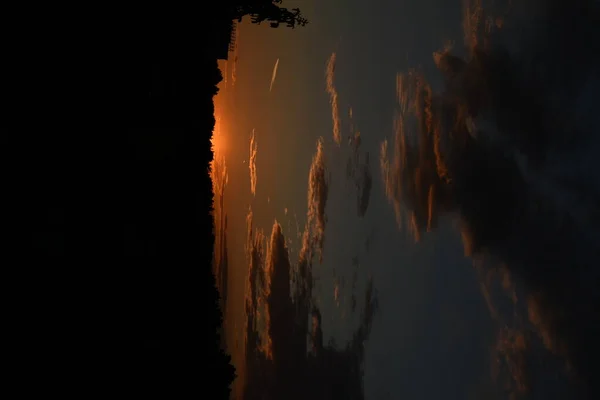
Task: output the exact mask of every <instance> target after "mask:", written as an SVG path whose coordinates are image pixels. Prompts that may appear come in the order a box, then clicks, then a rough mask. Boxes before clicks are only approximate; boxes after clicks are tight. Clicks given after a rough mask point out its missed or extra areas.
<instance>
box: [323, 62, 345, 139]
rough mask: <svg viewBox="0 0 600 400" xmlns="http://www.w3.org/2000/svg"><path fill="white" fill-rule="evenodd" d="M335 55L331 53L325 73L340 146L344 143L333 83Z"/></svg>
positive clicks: (335, 135) (334, 132)
mask: <svg viewBox="0 0 600 400" xmlns="http://www.w3.org/2000/svg"><path fill="white" fill-rule="evenodd" d="M335 59H336V55H335V53H331V56H330V57H329V60H328V61H327V69H326V71H325V77H326V85H327V86H326V90H327V93H329V102H330V103H331V120H332V123H333V140H334V141H335V143H337V144H338V145H339V144H340V143H341V142H342V136H341V132H340V113H339V110H338V93H337V90H336V88H335V84H334V82H333V79H334V73H335Z"/></svg>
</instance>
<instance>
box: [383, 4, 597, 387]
mask: <svg viewBox="0 0 600 400" xmlns="http://www.w3.org/2000/svg"><path fill="white" fill-rule="evenodd" d="M525 3H528V4H526V5H522V6H520V8H519V7H518V6H514V7H513V8H512V9H511V13H510V14H509V15H508V16H507V17H506V18H504V17H503V18H502V23H496V24H494V25H493V26H495V27H496V28H497V27H498V26H502V29H492V28H493V27H492V25H490V24H489V23H487V24H486V21H490V19H489V16H486V15H485V13H484V12H483V10H482V9H481V7H480V6H478V5H477V2H472V4H471V5H472V7H471V8H470V9H469V11H468V12H467V16H468V17H469V18H467V20H468V21H467V22H468V23H465V27H466V28H467V29H466V37H467V39H468V40H467V43H468V44H469V47H468V48H467V50H468V51H467V56H466V57H464V58H459V57H457V56H455V55H453V54H451V53H450V52H449V51H448V50H444V51H442V52H439V53H437V54H436V55H435V57H434V59H435V62H436V64H437V65H438V67H439V70H440V72H441V74H442V77H443V78H444V90H443V91H442V92H441V93H437V94H434V93H433V91H432V89H431V86H430V85H429V84H428V83H427V81H426V80H425V79H424V77H423V75H422V74H420V73H419V72H418V71H410V72H409V73H407V74H403V75H399V76H398V110H397V115H396V132H395V137H394V138H393V140H392V141H390V142H388V141H386V142H384V143H383V144H382V157H381V160H380V161H381V170H382V177H383V181H384V184H385V189H386V194H387V196H388V198H389V200H390V202H391V203H392V205H393V206H394V209H395V211H396V216H397V219H398V222H399V224H400V226H401V227H403V228H407V229H408V231H409V232H411V233H412V234H413V235H414V237H415V239H416V240H419V238H420V236H421V235H422V234H423V233H424V232H426V231H428V230H430V229H433V228H435V226H436V223H437V220H438V219H439V216H440V215H441V214H444V213H453V214H456V215H458V216H459V217H460V221H461V226H462V233H463V238H464V245H465V251H466V253H467V254H469V255H473V256H474V257H480V256H489V257H491V258H493V259H494V260H497V261H500V262H502V263H503V265H505V266H506V268H507V271H509V272H510V274H511V275H514V276H515V278H516V279H519V280H522V281H523V283H524V286H525V287H526V289H527V290H526V295H524V297H525V298H523V299H522V300H521V304H522V305H524V306H525V305H526V307H527V310H526V312H525V315H526V316H527V317H528V321H527V324H529V325H530V326H533V327H534V328H535V330H536V332H537V337H535V338H534V337H529V336H527V335H523V334H522V331H518V330H517V331H514V330H510V329H508V330H504V331H503V332H502V333H501V337H500V342H502V343H504V344H503V345H501V346H499V348H501V349H502V352H503V354H509V356H510V357H509V358H511V359H512V361H511V362H512V363H513V364H514V365H518V366H520V367H519V368H517V369H519V370H521V371H525V370H527V368H526V367H525V366H526V364H527V363H528V361H527V357H525V355H524V354H526V352H525V349H527V348H530V347H533V346H532V345H530V342H531V341H532V340H538V341H541V343H542V344H543V345H544V346H545V348H546V349H548V350H549V351H550V353H551V354H553V355H556V356H557V357H562V358H564V360H566V362H567V364H566V365H568V366H569V367H572V370H573V371H574V372H575V376H576V377H577V378H576V380H579V381H580V382H583V383H584V384H585V386H586V388H587V390H588V391H589V392H588V393H587V395H590V396H591V395H592V394H593V395H597V394H598V390H599V389H600V385H598V384H597V383H596V382H595V378H594V374H593V372H592V371H594V370H595V364H596V363H597V360H598V357H599V356H600V348H599V342H598V337H600V321H599V319H600V314H599V313H598V312H597V310H598V309H600V298H599V296H600V295H599V291H598V286H597V285H598V282H600V273H599V270H598V267H597V266H598V259H599V256H600V228H599V226H600V225H599V222H600V206H599V205H600V195H599V194H600V175H599V174H598V172H597V168H595V167H594V165H595V163H594V161H593V160H594V159H595V155H596V154H597V152H598V150H600V148H599V147H598V146H599V144H600V143H599V141H598V138H597V135H596V131H597V128H598V127H597V123H598V119H597V117H595V116H594V115H593V114H592V113H591V112H590V111H589V105H587V104H586V103H587V102H591V101H594V98H595V96H597V94H595V95H593V94H592V93H593V92H594V91H595V92H596V93H597V90H598V87H600V85H598V76H599V63H598V61H599V58H600V51H598V42H597V41H595V40H593V39H592V38H593V37H598V36H599V35H600V24H598V23H597V21H599V20H600V14H599V12H598V5H597V2H596V3H593V2H590V1H578V2H574V3H567V2H559V1H551V2H543V3H542V2H535V1H533V2H525ZM478 7H479V8H478ZM536 7H539V9H536ZM527 8H530V9H531V10H537V11H538V12H537V13H530V14H527V13H526V11H531V10H527ZM527 15H531V17H530V18H526V16H527ZM512 16H514V18H515V20H516V21H517V22H512V21H511V17H512ZM492 21H493V19H492ZM594 21H595V22H594ZM527 23H528V24H529V25H527ZM523 24H525V28H527V29H525V30H523V29H522V28H523V26H524V25H523ZM481 26H483V28H480V27H481ZM523 32H525V33H523ZM528 32H529V33H528ZM523 35H525V36H523ZM515 37H516V38H522V39H523V40H521V41H520V42H519V46H520V48H519V49H518V50H517V51H513V52H512V53H511V52H509V51H508V50H507V48H506V47H504V45H503V44H504V42H506V41H510V40H513V39H514V38H515ZM590 85H595V88H596V89H595V90H591V89H590ZM594 118H595V120H594ZM507 343H508V344H507ZM517 369H515V368H513V371H516V370H517ZM525 375H526V374H525V373H523V374H521V375H518V376H513V377H512V380H513V382H516V384H517V387H518V389H519V390H521V389H523V390H525V388H527V387H528V386H530V385H529V383H528V380H527V379H525V378H524V377H525Z"/></svg>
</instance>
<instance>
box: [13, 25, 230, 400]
mask: <svg viewBox="0 0 600 400" xmlns="http://www.w3.org/2000/svg"><path fill="white" fill-rule="evenodd" d="M165 21H166V20H165ZM165 21H163V22H165ZM109 25H110V29H111V32H112V33H113V34H114V33H115V29H116V28H115V27H114V25H111V24H109ZM119 26H120V28H119V30H118V33H119V34H117V35H115V37H114V38H112V36H111V38H108V39H106V38H104V37H103V36H102V35H108V33H107V32H106V30H105V31H103V32H102V33H101V34H97V35H95V36H92V37H95V39H90V41H88V42H86V46H84V47H85V49H84V50H82V53H81V54H79V53H77V52H76V51H74V48H80V47H76V46H75V42H74V41H73V42H69V43H68V44H67V45H65V48H64V49H61V50H60V51H59V50H52V49H50V47H46V46H44V45H42V46H41V47H43V48H44V51H45V52H46V53H48V55H49V56H52V57H51V58H47V57H41V56H40V58H44V59H45V60H55V61H56V62H55V64H53V65H50V66H47V65H46V66H44V67H40V68H42V69H43V73H42V75H43V77H41V78H40V77H38V78H37V79H38V80H39V82H40V83H39V85H38V84H37V83H36V84H31V86H32V87H33V89H35V90H36V91H35V92H34V93H38V95H36V97H37V98H42V100H43V102H44V104H45V105H44V107H41V106H39V108H40V111H39V113H38V114H37V117H36V118H37V119H39V120H42V119H43V121H37V122H34V123H33V124H32V126H33V125H35V128H33V127H32V128H31V129H29V128H28V129H22V130H19V131H17V130H15V132H19V134H20V135H21V137H26V136H27V135H29V136H28V139H26V140H28V141H29V142H28V144H26V146H29V147H27V151H26V153H27V156H26V158H25V160H26V161H27V163H23V164H28V177H27V180H26V185H24V186H27V191H28V196H27V200H25V202H26V206H27V209H28V212H27V213H25V214H24V220H23V221H22V223H21V225H22V226H23V227H25V233H26V236H25V242H26V243H27V244H28V245H31V246H28V248H27V249H26V252H25V253H21V260H23V256H25V257H24V258H25V259H26V262H25V261H24V262H23V264H24V267H23V269H21V270H20V271H22V272H19V273H18V274H17V275H19V280H14V281H11V282H14V284H13V285H12V286H13V289H14V288H15V287H18V288H19V289H18V292H20V294H19V296H16V297H14V299H13V302H12V303H14V304H15V307H14V310H15V311H14V314H15V320H16V322H15V323H14V324H11V328H10V329H11V332H13V333H14V335H13V336H14V342H11V343H12V344H14V346H12V347H14V348H16V349H17V350H18V352H19V353H20V356H17V357H15V361H14V363H15V365H14V368H12V369H13V370H14V371H15V375H16V376H19V377H20V378H21V379H22V378H24V377H25V381H26V382H25V384H23V385H22V386H21V387H22V389H21V390H22V392H25V393H26V392H29V391H42V392H44V393H49V394H55V393H56V394H58V395H59V396H63V397H64V396H66V397H71V395H73V396H76V397H78V398H87V397H89V395H95V394H100V393H104V394H107V395H111V396H116V397H118V396H120V395H126V396H132V397H133V396H135V397H136V398H138V397H139V398H164V399H167V398H173V399H178V398H192V397H194V398H205V397H206V398H227V397H228V393H229V389H228V385H229V383H230V382H231V380H232V378H233V371H232V367H231V365H230V364H229V360H228V357H227V356H226V355H224V354H223V353H222V352H221V351H220V349H219V346H218V344H219V338H218V337H217V331H218V328H219V327H220V323H221V322H220V318H221V314H220V311H219V309H218V307H217V301H218V293H217V291H216V288H215V281H214V277H213V275H212V269H211V261H212V247H213V242H214V238H213V236H212V218H211V216H210V210H211V202H212V191H211V182H210V178H209V176H208V173H207V169H208V163H209V161H210V160H211V159H212V153H211V151H210V135H211V132H212V129H213V126H214V116H213V111H214V109H213V103H212V97H213V95H214V94H215V90H216V84H217V83H218V82H219V80H220V74H219V72H218V69H217V63H216V57H215V51H214V49H213V48H212V47H211V41H210V39H208V38H210V37H211V35H212V36H214V35H215V34H218V30H217V31H215V29H217V28H216V27H215V24H214V23H213V24H212V25H211V24H208V25H205V26H201V27H198V24H195V25H194V24H192V23H191V21H187V22H186V21H179V22H178V23H177V24H173V23H169V22H168V21H166V22H165V23H164V24H162V23H153V24H150V23H148V24H146V25H144V26H141V25H140V26H135V29H134V27H133V25H131V26H130V25H127V24H121V25H119ZM124 26H127V28H125V27H124ZM105 28H106V25H105ZM75 33H76V31H72V32H70V33H69V37H70V38H72V36H73V35H74V34H75ZM75 36H76V35H75ZM72 40H74V39H72ZM77 43H79V42H77ZM90 48H91V49H93V50H90ZM86 49H87V50H86ZM83 52H85V55H84V54H83ZM36 85H37V87H36ZM40 85H41V86H40ZM33 89H32V90H33ZM57 91H59V92H60V93H61V96H53V94H56V92H57ZM48 93H50V95H48ZM63 95H66V96H63ZM37 108H38V106H35V109H36V110H37ZM42 108H43V109H44V110H45V111H41V109H42ZM49 109H51V111H48V110H49ZM36 112H37V111H36ZM33 115H36V114H35V113H33ZM29 118H30V119H33V116H32V115H30V116H29ZM42 122H43V123H42ZM38 125H39V126H38ZM40 132H44V134H40ZM50 132H51V133H50ZM12 303H11V304H12ZM17 343H18V345H17ZM19 371H21V372H19Z"/></svg>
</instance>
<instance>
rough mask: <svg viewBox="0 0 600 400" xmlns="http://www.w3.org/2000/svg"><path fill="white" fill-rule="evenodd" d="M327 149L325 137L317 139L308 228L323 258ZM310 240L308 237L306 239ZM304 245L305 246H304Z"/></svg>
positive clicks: (311, 172) (310, 179)
mask: <svg viewBox="0 0 600 400" xmlns="http://www.w3.org/2000/svg"><path fill="white" fill-rule="evenodd" d="M325 170H326V165H325V150H324V144H323V138H322V137H320V138H319V139H318V140H317V152H316V153H315V155H314V157H313V159H312V163H311V166H310V172H309V175H308V213H307V220H308V229H311V231H312V235H313V237H314V239H313V240H314V241H315V242H316V249H317V251H318V253H319V257H320V259H321V260H322V258H323V245H324V242H325V225H326V224H327V216H326V215H325V208H326V206H327V196H328V193H329V185H328V183H327V178H326V175H325ZM306 240H308V239H306ZM303 247H304V246H303Z"/></svg>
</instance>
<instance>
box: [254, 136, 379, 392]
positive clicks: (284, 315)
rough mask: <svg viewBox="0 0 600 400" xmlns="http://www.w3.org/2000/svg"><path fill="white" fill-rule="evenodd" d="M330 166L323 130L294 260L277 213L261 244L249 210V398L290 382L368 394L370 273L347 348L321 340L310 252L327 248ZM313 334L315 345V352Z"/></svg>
mask: <svg viewBox="0 0 600 400" xmlns="http://www.w3.org/2000/svg"><path fill="white" fill-rule="evenodd" d="M325 169H326V166H325V155H324V147H323V139H322V138H320V139H319V140H318V141H317V149H316V153H315V156H314V158H313V160H312V164H311V168H310V172H309V179H308V196H307V197H308V198H307V201H308V211H307V223H306V226H305V229H304V232H303V233H302V235H301V241H302V247H301V249H300V251H299V254H298V259H297V262H296V263H293V262H292V261H291V260H290V254H289V249H288V248H287V246H286V238H285V236H284V234H283V230H282V228H281V225H280V224H279V223H278V222H277V221H276V220H275V221H274V223H273V226H272V228H271V234H270V236H269V240H268V241H267V245H266V250H263V249H264V247H263V242H264V241H265V238H264V236H263V235H262V234H261V233H260V231H258V230H256V228H254V227H253V214H252V211H251V210H249V213H248V216H247V220H246V221H247V239H246V251H247V258H248V264H249V267H248V268H249V270H248V282H247V287H246V302H245V303H246V340H245V343H246V347H245V354H246V366H245V368H244V371H246V373H247V377H246V380H245V382H246V385H245V387H244V392H245V397H246V398H262V397H264V396H266V397H267V398H280V397H285V396H286V395H288V396H289V387H290V385H291V386H292V387H295V388H296V389H295V390H296V394H297V395H298V397H299V398H306V397H308V396H314V395H315V394H319V395H320V394H327V393H329V394H333V395H336V396H337V397H340V398H357V399H360V398H364V390H363V385H362V376H363V359H364V342H365V341H366V340H368V337H369V334H370V330H371V326H372V321H373V317H374V315H375V313H376V310H377V296H376V293H375V291H374V289H373V285H372V281H370V283H368V285H367V290H366V292H365V303H364V304H365V308H364V310H363V311H362V316H361V319H360V323H359V326H358V328H357V329H356V331H355V332H354V335H353V339H352V340H351V341H350V342H349V343H348V344H346V345H345V346H344V347H342V348H337V347H334V346H333V345H324V344H323V340H322V330H321V325H320V321H321V311H320V310H319V308H318V307H316V306H315V305H314V299H313V293H312V286H313V275H312V262H313V261H312V260H313V256H314V254H315V253H316V252H320V253H322V246H323V235H324V231H325V226H326V216H325V208H326V202H327V191H328V185H327V181H326V179H325ZM309 318H310V319H311V320H312V322H311V323H309ZM307 337H308V338H310V339H311V340H310V341H311V343H310V346H311V347H312V351H313V354H312V356H309V357H307V350H308V348H307ZM333 388H335V389H333ZM332 390H334V391H335V393H332V392H331V391H332Z"/></svg>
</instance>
